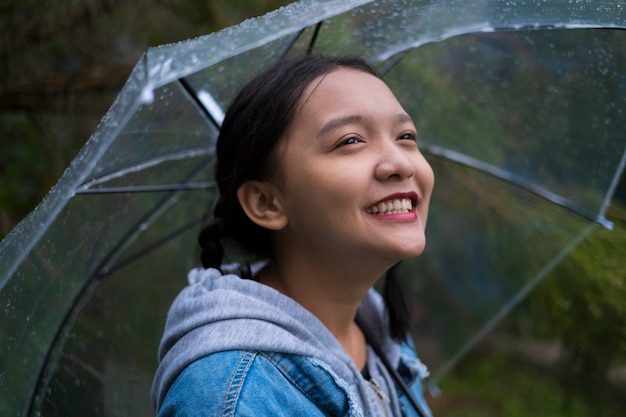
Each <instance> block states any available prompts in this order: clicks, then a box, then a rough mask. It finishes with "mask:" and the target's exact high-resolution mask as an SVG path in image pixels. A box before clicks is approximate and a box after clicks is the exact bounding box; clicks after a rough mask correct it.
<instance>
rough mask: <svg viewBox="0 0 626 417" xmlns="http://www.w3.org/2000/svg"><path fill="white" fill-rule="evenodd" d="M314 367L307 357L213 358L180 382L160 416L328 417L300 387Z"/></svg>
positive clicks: (246, 354)
mask: <svg viewBox="0 0 626 417" xmlns="http://www.w3.org/2000/svg"><path fill="white" fill-rule="evenodd" d="M294 359H297V360H294ZM310 365H311V363H310V362H309V361H307V360H306V359H305V358H302V357H299V358H290V357H289V355H277V354H263V353H259V352H251V351H226V352H219V353H214V354H211V355H209V356H206V357H204V358H202V359H199V360H197V361H195V362H193V363H192V364H190V365H189V366H187V367H186V368H185V369H184V370H183V371H182V373H181V374H180V375H179V376H178V377H177V378H176V380H175V381H174V383H173V384H172V386H171V387H170V389H169V391H168V393H167V395H166V397H165V399H164V401H163V404H162V406H161V409H160V410H159V416H160V417H165V416H177V417H181V416H189V417H191V416H292V415H307V416H322V415H324V413H322V412H321V411H319V408H318V405H317V404H316V403H315V402H314V401H313V399H312V398H311V397H310V395H309V393H308V392H307V390H306V387H303V386H301V384H300V381H301V378H302V376H303V375H304V374H306V373H307V372H308V371H307V366H310ZM261 394H262V395H261Z"/></svg>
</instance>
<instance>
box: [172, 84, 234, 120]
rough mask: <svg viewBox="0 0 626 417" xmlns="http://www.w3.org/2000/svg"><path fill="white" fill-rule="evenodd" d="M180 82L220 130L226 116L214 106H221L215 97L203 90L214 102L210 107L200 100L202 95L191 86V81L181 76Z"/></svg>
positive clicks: (203, 112)
mask: <svg viewBox="0 0 626 417" xmlns="http://www.w3.org/2000/svg"><path fill="white" fill-rule="evenodd" d="M178 83H179V84H180V85H181V86H182V88H183V90H184V91H185V92H186V93H187V94H188V95H189V98H191V100H192V101H193V102H194V103H195V104H196V106H197V107H198V109H199V110H200V111H201V112H202V114H203V115H204V116H205V117H206V118H207V119H209V121H210V122H211V123H212V124H213V126H215V127H216V128H217V130H220V129H221V127H222V120H223V119H224V116H223V112H221V113H219V112H218V111H216V110H217V109H215V108H213V106H215V107H217V106H219V105H218V104H217V102H216V101H215V100H214V99H213V97H212V96H211V95H210V94H209V93H208V92H206V91H203V92H204V94H206V95H207V96H209V97H210V99H211V100H212V102H213V106H211V108H209V106H207V105H206V104H205V103H204V102H203V101H202V100H200V97H198V93H197V92H196V90H195V89H194V88H193V87H192V86H191V84H190V83H189V81H187V79H186V78H185V77H181V78H179V79H178ZM220 110H221V109H220ZM214 113H218V114H214Z"/></svg>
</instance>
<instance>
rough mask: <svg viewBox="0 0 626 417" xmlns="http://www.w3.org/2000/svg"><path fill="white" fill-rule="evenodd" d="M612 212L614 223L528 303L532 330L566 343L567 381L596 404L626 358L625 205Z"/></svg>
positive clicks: (574, 392)
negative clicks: (611, 371)
mask: <svg viewBox="0 0 626 417" xmlns="http://www.w3.org/2000/svg"><path fill="white" fill-rule="evenodd" d="M612 214H613V217H612V219H613V220H614V221H615V229H614V230H612V231H611V230H606V229H602V228H598V229H597V230H595V231H594V232H593V233H592V234H591V235H590V237H589V238H587V239H586V240H585V241H584V242H582V243H581V244H580V245H579V246H578V247H577V248H576V249H575V250H574V251H573V252H572V254H571V256H570V257H569V258H568V259H567V260H565V261H564V262H563V263H562V264H561V265H560V266H559V267H558V268H557V269H556V270H555V271H554V272H553V274H552V276H550V277H548V278H547V279H546V280H545V282H544V283H542V284H541V285H540V286H539V287H538V288H537V290H536V291H535V292H534V293H533V294H531V296H530V297H529V300H528V302H527V305H526V307H527V308H528V309H527V312H528V313H529V314H530V321H531V322H532V331H533V333H534V334H536V335H539V336H540V337H544V338H549V339H556V340H559V341H560V342H561V344H562V346H563V350H564V354H563V356H562V358H561V373H562V379H563V383H564V385H565V386H566V387H567V388H568V389H569V390H570V393H571V394H572V395H580V394H585V397H586V398H587V399H588V400H589V401H590V402H591V403H592V404H595V403H596V402H597V401H598V398H599V397H601V396H603V395H604V392H605V391H606V387H607V384H608V382H607V373H608V371H609V369H610V368H611V367H613V366H618V365H619V364H623V363H624V362H625V361H626V263H625V262H624V260H625V259H626V222H625V221H624V219H625V218H626V216H625V214H626V210H624V208H619V207H614V208H613V209H612Z"/></svg>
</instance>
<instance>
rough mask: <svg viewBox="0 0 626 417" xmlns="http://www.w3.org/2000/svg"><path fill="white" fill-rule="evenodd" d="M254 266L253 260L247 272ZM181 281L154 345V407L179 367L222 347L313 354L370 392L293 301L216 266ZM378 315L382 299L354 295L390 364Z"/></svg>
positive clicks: (393, 352)
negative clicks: (185, 282) (185, 283)
mask: <svg viewBox="0 0 626 417" xmlns="http://www.w3.org/2000/svg"><path fill="white" fill-rule="evenodd" d="M262 266H263V264H255V265H253V268H252V273H253V274H255V273H256V272H257V271H258V270H259V269H260V268H261V267H262ZM223 269H224V270H227V269H228V268H223ZM234 270H235V269H234V268H231V271H234ZM188 280H189V286H187V287H186V288H184V289H183V290H182V292H181V293H180V294H179V295H178V297H177V298H176V299H175V301H174V303H173V304H172V307H171V308H170V311H169V314H168V317H167V321H166V325H165V331H164V335H163V338H162V340H161V344H160V346H159V367H158V369H157V372H156V374H155V377H154V381H153V386H152V401H153V404H154V405H155V407H156V409H158V408H159V406H160V404H161V402H162V401H163V399H164V397H165V395H166V393H167V391H168V389H169V387H170V385H171V384H172V383H173V382H174V380H175V379H176V377H177V376H178V374H179V373H180V372H182V371H183V369H185V367H187V366H188V365H189V364H191V363H192V362H194V361H196V360H198V359H200V358H202V357H204V356H207V355H210V354H212V353H216V352H223V351H230V350H250V351H260V352H275V353H286V354H295V355H301V356H305V357H310V358H315V359H316V360H319V361H321V362H323V363H325V364H327V365H328V366H329V367H330V369H332V370H333V372H334V373H335V374H336V375H337V376H338V377H339V378H341V379H342V380H344V381H346V382H347V383H348V384H349V385H350V387H351V388H352V389H353V391H354V393H358V397H361V400H362V399H363V398H368V397H370V396H371V389H370V388H368V387H367V384H366V383H364V380H363V378H362V377H361V374H360V370H358V369H357V368H356V366H355V365H354V362H353V361H352V359H351V358H350V356H349V355H348V354H347V352H346V351H345V350H344V349H343V347H342V346H341V345H340V344H339V342H338V341H337V339H336V338H335V337H334V336H333V335H332V333H330V331H329V330H328V329H327V328H326V327H325V326H324V325H323V324H322V322H321V321H320V320H319V319H317V317H315V316H314V315H313V314H312V313H310V312H309V311H308V310H306V309H305V308H303V307H302V306H301V305H300V304H298V303H297V302H296V301H294V300H293V299H291V298H289V297H287V296H285V295H283V294H281V293H280V292H278V291H276V290H274V289H273V288H270V287H268V286H266V285H263V284H260V283H258V282H256V281H254V280H250V279H242V278H240V277H239V276H237V275H235V274H234V273H227V274H225V275H223V274H222V273H221V272H220V271H219V270H217V269H207V270H204V269H193V270H191V271H190V272H189V275H188ZM383 313H384V306H383V302H382V299H381V298H380V296H379V295H378V293H376V292H375V291H374V290H371V291H370V292H369V293H368V294H367V296H366V297H365V298H364V300H363V301H362V303H361V306H360V307H359V314H360V315H362V317H363V319H364V320H365V321H366V322H367V323H368V324H369V325H370V328H371V330H372V331H373V332H374V333H376V336H378V337H379V339H378V340H381V341H383V344H382V345H383V349H384V350H386V352H387V355H388V357H389V359H390V360H391V362H392V363H394V364H396V363H397V362H398V360H399V355H400V353H399V346H398V345H397V344H396V343H394V342H393V341H392V340H391V339H390V338H389V336H388V334H387V331H386V329H387V326H386V325H385V322H386V319H385V317H384V314H383ZM358 402H359V403H360V405H361V406H363V405H364V404H362V401H358ZM368 402H369V401H368ZM367 408H369V407H368V406H367V405H365V409H367ZM364 411H365V410H364Z"/></svg>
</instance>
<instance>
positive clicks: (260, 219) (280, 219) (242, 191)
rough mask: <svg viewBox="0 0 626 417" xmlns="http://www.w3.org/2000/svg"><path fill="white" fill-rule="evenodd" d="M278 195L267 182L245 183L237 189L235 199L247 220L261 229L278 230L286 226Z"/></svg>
mask: <svg viewBox="0 0 626 417" xmlns="http://www.w3.org/2000/svg"><path fill="white" fill-rule="evenodd" d="M277 197H278V193H277V190H276V189H275V188H274V186H273V185H272V184H270V183H267V182H260V181H247V182H245V183H243V184H242V185H241V186H240V187H239V188H238V189H237V198H238V199H239V204H241V208H243V211H244V212H245V213H246V215H247V216H248V218H250V220H252V221H253V222H254V223H256V224H258V225H259V226H261V227H264V228H266V229H270V230H280V229H282V228H284V227H285V226H287V216H286V213H285V212H284V211H283V208H282V205H281V204H280V200H279V199H278V198H277Z"/></svg>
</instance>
